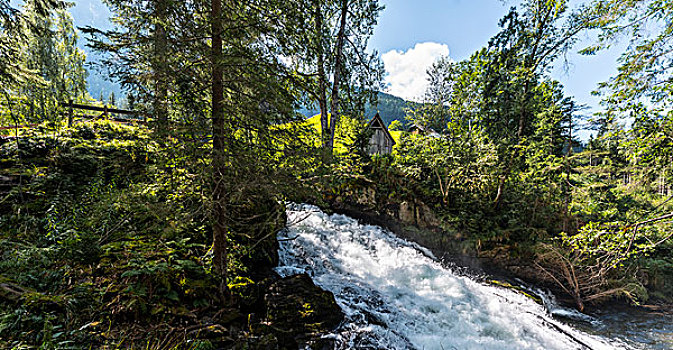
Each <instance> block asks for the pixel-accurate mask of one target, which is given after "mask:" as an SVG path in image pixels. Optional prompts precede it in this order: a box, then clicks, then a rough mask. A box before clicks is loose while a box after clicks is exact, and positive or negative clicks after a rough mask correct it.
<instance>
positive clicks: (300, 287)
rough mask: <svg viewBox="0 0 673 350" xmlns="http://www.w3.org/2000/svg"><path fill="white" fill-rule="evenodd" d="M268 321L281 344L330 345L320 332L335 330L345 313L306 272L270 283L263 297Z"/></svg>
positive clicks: (291, 346)
mask: <svg viewBox="0 0 673 350" xmlns="http://www.w3.org/2000/svg"><path fill="white" fill-rule="evenodd" d="M264 303H265V306H266V310H267V317H266V318H267V323H268V325H269V326H270V327H271V329H273V330H274V331H275V333H276V336H277V337H278V340H279V344H281V346H282V347H287V348H294V349H296V348H297V347H298V346H300V345H308V346H310V347H311V348H313V349H322V348H329V344H324V342H325V340H323V339H320V334H324V333H327V332H329V331H331V330H333V329H335V328H336V327H337V326H338V325H339V323H341V321H343V319H344V314H343V312H342V311H341V308H339V305H337V303H336V301H335V300H334V295H333V294H332V293H330V292H327V291H324V290H322V289H320V288H319V287H318V286H316V285H315V284H314V283H313V281H312V280H311V278H310V277H309V276H308V275H306V274H301V275H296V276H290V277H286V278H283V279H280V280H278V281H276V282H274V283H273V284H271V285H270V286H269V288H268V290H267V293H266V295H265V296H264Z"/></svg>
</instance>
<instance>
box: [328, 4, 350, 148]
mask: <svg viewBox="0 0 673 350" xmlns="http://www.w3.org/2000/svg"><path fill="white" fill-rule="evenodd" d="M347 16H348V0H342V1H341V23H340V24H339V34H337V44H336V55H335V58H334V85H333V86H332V108H331V110H332V115H331V117H330V139H329V143H328V144H327V149H328V150H330V152H331V151H332V150H333V149H334V134H335V132H336V128H337V125H338V124H339V118H340V117H339V110H338V108H339V84H340V83H341V73H342V69H341V68H342V67H341V66H342V65H343V49H344V45H345V41H346V23H347V21H346V19H347Z"/></svg>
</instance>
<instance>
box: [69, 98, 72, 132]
mask: <svg viewBox="0 0 673 350" xmlns="http://www.w3.org/2000/svg"><path fill="white" fill-rule="evenodd" d="M69 104H70V105H69V106H68V127H71V126H72V100H70V102H69Z"/></svg>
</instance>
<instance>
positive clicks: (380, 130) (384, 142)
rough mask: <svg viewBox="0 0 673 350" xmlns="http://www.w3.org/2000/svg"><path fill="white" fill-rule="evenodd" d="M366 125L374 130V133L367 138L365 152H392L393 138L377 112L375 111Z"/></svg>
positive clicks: (371, 153) (372, 153)
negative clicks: (367, 144)
mask: <svg viewBox="0 0 673 350" xmlns="http://www.w3.org/2000/svg"><path fill="white" fill-rule="evenodd" d="M367 127H368V128H369V129H371V130H373V131H374V134H373V135H372V137H371V138H370V139H369V147H368V148H367V153H368V154H369V155H374V154H390V153H392V152H393V146H394V145H395V140H393V137H392V135H390V132H389V131H388V128H387V127H386V124H385V123H384V122H383V119H381V116H380V115H379V114H378V113H376V115H375V116H374V118H373V119H372V120H371V121H370V122H369V125H368V126H367Z"/></svg>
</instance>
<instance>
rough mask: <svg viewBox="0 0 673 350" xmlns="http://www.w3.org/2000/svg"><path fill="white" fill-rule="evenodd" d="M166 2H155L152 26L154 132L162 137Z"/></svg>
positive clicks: (165, 95)
mask: <svg viewBox="0 0 673 350" xmlns="http://www.w3.org/2000/svg"><path fill="white" fill-rule="evenodd" d="M166 2H167V0H156V2H155V6H156V8H155V13H156V20H157V23H156V24H155V25H154V67H153V70H154V106H153V107H154V108H153V109H154V118H155V119H156V121H157V128H156V130H157V131H158V132H159V134H160V135H164V134H165V133H166V131H167V129H168V108H167V106H166V103H167V99H168V85H167V82H166V71H167V64H166V55H167V52H166V48H167V47H168V40H167V38H166V28H165V21H166V20H167V15H166V12H167V3H166Z"/></svg>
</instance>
